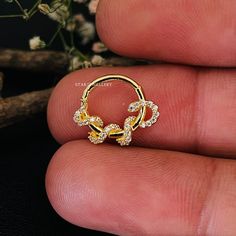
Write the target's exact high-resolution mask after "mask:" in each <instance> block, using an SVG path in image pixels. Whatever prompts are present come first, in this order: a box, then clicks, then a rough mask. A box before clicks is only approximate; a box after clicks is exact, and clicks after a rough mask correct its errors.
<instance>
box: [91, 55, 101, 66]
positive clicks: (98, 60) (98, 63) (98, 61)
mask: <svg viewBox="0 0 236 236" xmlns="http://www.w3.org/2000/svg"><path fill="white" fill-rule="evenodd" d="M91 62H92V64H93V65H94V66H101V65H102V64H103V62H104V58H103V57H101V56H99V55H94V56H93V57H92V58H91Z"/></svg>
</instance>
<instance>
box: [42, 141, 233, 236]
mask: <svg viewBox="0 0 236 236" xmlns="http://www.w3.org/2000/svg"><path fill="white" fill-rule="evenodd" d="M235 173H236V163H235V161H233V160H222V159H213V158H204V157H198V156H195V155H191V154H183V153H178V152H169V151H160V150H154V149H146V148H138V147H128V148H120V147H116V146H112V145H108V144H103V145H93V144H90V143H89V142H88V141H83V140H80V141H73V142H70V143H67V144H65V145H64V146H62V147H61V148H60V149H59V151H57V152H56V154H55V155H54V157H53V159H52V161H51V163H50V165H49V168H48V171H47V176H46V188H47V193H48V196H49V199H50V201H51V203H52V205H53V207H54V208H55V210H56V211H57V212H58V213H59V214H60V215H61V216H62V217H63V218H65V219H66V220H68V221H69V222H71V223H73V224H76V225H79V226H82V227H86V228H91V229H96V230H100V231H106V232H110V233H115V234H119V235H224V236H226V235H236V224H235V223H236V220H235V219H236V175H235Z"/></svg>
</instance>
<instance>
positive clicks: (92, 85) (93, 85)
mask: <svg viewBox="0 0 236 236" xmlns="http://www.w3.org/2000/svg"><path fill="white" fill-rule="evenodd" d="M113 80H121V81H124V82H126V83H128V84H130V85H131V86H132V87H133V88H134V90H135V92H136V93H137V95H138V98H139V101H145V96H144V93H143V91H142V88H141V86H139V85H138V84H137V83H136V82H135V81H133V80H132V79H130V78H129V77H126V76H123V75H106V76H102V77H99V78H97V79H96V80H94V81H93V82H92V83H90V84H89V85H88V86H87V87H86V89H85V90H84V92H83V95H82V99H81V100H82V102H83V103H84V104H87V109H86V113H85V114H86V115H87V116H90V115H89V112H88V97H89V94H90V93H91V91H92V90H93V89H94V88H96V87H97V85H98V84H101V83H104V82H108V81H113ZM145 115H146V106H143V107H142V108H141V109H140V112H139V114H138V116H137V118H136V120H135V122H134V123H133V124H132V130H133V131H134V130H136V129H137V128H138V127H139V125H140V124H141V122H142V121H143V119H144V117H145ZM89 127H90V128H91V129H92V130H93V131H95V132H97V133H100V132H102V128H101V127H99V126H97V125H95V124H90V125H89ZM123 134H124V130H122V131H111V132H110V134H109V138H119V137H122V136H123Z"/></svg>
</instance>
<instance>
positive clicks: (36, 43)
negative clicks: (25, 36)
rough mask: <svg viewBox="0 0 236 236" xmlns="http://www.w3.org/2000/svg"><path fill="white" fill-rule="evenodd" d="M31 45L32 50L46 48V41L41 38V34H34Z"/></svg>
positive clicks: (30, 41)
mask: <svg viewBox="0 0 236 236" xmlns="http://www.w3.org/2000/svg"><path fill="white" fill-rule="evenodd" d="M29 46H30V49H31V50H36V49H41V48H45V46H46V43H45V42H44V41H43V40H41V39H40V37H39V36H34V37H33V38H31V39H30V40H29Z"/></svg>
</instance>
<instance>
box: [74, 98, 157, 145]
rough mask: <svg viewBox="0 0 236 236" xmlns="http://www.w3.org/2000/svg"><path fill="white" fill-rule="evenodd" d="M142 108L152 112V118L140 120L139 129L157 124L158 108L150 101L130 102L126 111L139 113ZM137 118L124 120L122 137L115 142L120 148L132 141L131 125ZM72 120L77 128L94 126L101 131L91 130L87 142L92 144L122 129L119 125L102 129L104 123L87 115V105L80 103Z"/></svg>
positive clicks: (100, 141)
mask: <svg viewBox="0 0 236 236" xmlns="http://www.w3.org/2000/svg"><path fill="white" fill-rule="evenodd" d="M142 107H148V108H150V109H151V111H152V116H151V118H150V119H148V120H146V121H145V120H142V122H141V123H140V125H139V126H140V127H141V128H146V127H150V126H152V125H153V124H154V123H156V122H157V119H158V117H159V115H160V113H159V112H158V106H157V105H156V104H154V103H153V102H152V101H144V100H142V101H135V102H132V103H131V104H130V105H129V107H128V111H129V112H137V111H139V110H140V109H141V108H142ZM136 118H137V117H135V116H129V117H128V118H126V119H125V122H124V130H123V135H122V136H121V137H119V138H116V141H117V142H118V143H119V144H120V145H121V146H128V145H129V144H130V142H131V141H132V131H133V127H132V125H133V123H134V122H135V120H136ZM73 120H74V122H75V123H77V124H78V125H79V126H85V125H88V126H91V125H96V126H97V127H99V128H100V129H101V132H99V133H98V132H96V131H94V130H92V131H91V132H89V136H88V138H89V140H90V141H91V142H92V143H94V144H100V143H103V142H104V141H105V139H106V138H107V137H109V135H110V134H111V133H112V132H121V131H122V129H121V128H120V126H119V125H117V124H109V125H106V126H105V127H104V128H103V126H104V123H103V121H102V119H101V118H100V117H98V116H90V115H88V113H87V104H85V103H84V102H81V107H80V108H79V109H78V110H77V111H76V112H75V113H74V116H73Z"/></svg>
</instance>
